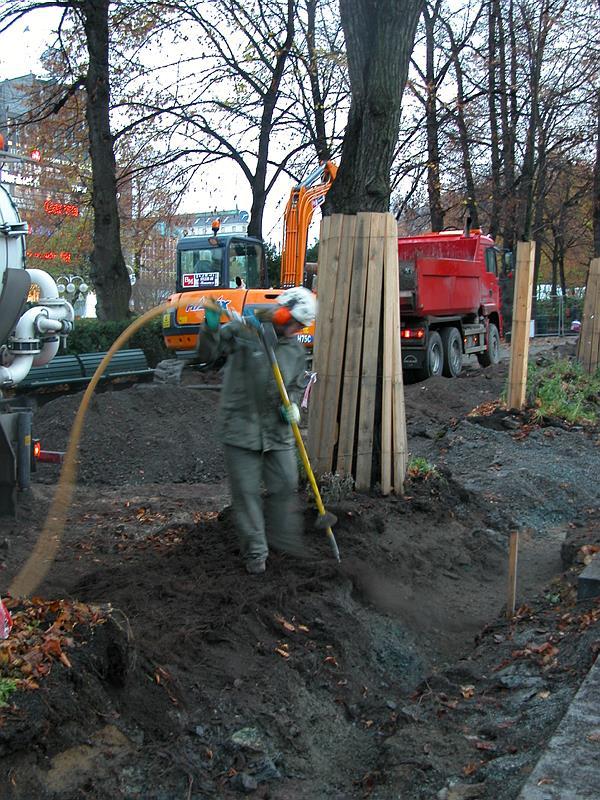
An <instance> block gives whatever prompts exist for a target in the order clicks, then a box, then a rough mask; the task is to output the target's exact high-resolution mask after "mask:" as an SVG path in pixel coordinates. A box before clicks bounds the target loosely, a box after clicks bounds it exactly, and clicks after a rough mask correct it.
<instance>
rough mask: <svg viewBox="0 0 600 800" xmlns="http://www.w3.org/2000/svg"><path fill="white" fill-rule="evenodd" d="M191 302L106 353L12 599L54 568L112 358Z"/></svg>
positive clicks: (160, 310) (134, 326) (168, 307)
mask: <svg viewBox="0 0 600 800" xmlns="http://www.w3.org/2000/svg"><path fill="white" fill-rule="evenodd" d="M188 302H189V298H188V299H185V300H180V301H179V302H178V303H177V305H175V304H174V303H163V304H162V305H160V306H156V307H155V308H151V309H150V310H149V311H146V312H145V313H144V314H142V316H141V317H138V318H137V319H135V320H134V321H133V322H132V323H131V325H129V326H128V327H127V328H126V329H125V330H124V331H123V333H122V334H121V335H120V336H119V337H118V338H117V339H116V341H115V342H114V343H113V344H112V346H111V348H110V349H109V351H108V352H107V353H106V355H105V356H104V358H103V359H102V361H101V362H100V364H99V365H98V368H97V370H96V371H95V372H94V375H93V377H92V380H91V381H90V382H89V384H88V386H87V388H86V390H85V392H84V395H83V398H82V399H81V403H80V405H79V408H78V410H77V414H76V416H75V420H74V422H73V427H72V428H71V435H70V437H69V444H68V447H67V451H66V453H65V458H64V461H63V466H62V470H61V473H60V478H59V480H58V484H57V488H56V492H55V494H54V498H53V500H52V503H51V505H50V509H49V511H48V516H47V517H46V523H45V525H44V528H43V530H42V532H41V534H40V536H39V538H38V540H37V542H36V543H35V547H34V548H33V551H32V553H31V555H30V556H29V558H28V559H27V561H26V562H25V564H24V565H23V567H22V568H21V570H20V571H19V573H18V574H17V575H16V577H15V578H13V581H12V583H11V584H10V586H9V588H8V593H9V595H10V596H11V597H28V596H30V595H31V594H32V592H34V591H35V589H36V588H37V587H38V586H39V585H40V583H41V582H42V581H43V580H44V578H45V577H46V575H47V573H48V570H49V569H50V567H51V566H52V562H53V561H54V557H55V555H56V552H57V550H58V547H59V545H60V540H61V536H62V532H63V530H64V527H65V522H66V519H67V512H68V510H69V506H70V505H71V500H72V498H73V492H74V490H75V478H76V477H77V450H78V448H79V440H80V438H81V431H82V429H83V422H84V419H85V415H86V412H87V409H88V405H89V403H90V400H91V398H92V395H93V393H94V389H95V388H96V386H97V385H98V381H99V380H100V378H101V377H102V374H103V373H104V370H105V369H106V367H107V366H108V365H109V363H110V360H111V358H112V357H113V356H114V354H115V353H116V352H117V351H118V350H120V349H121V347H122V346H123V345H124V344H125V343H126V342H127V341H128V340H129V339H130V338H131V337H132V336H133V334H134V333H135V332H136V331H138V330H139V329H140V328H141V327H142V326H143V325H145V324H146V323H147V322H148V321H149V320H151V319H154V317H158V316H159V314H164V313H165V312H166V311H172V310H173V309H174V308H176V307H177V308H178V307H179V306H180V305H184V304H186V303H188Z"/></svg>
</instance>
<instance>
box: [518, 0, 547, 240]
mask: <svg viewBox="0 0 600 800" xmlns="http://www.w3.org/2000/svg"><path fill="white" fill-rule="evenodd" d="M525 13H526V12H525ZM549 24H551V23H550V20H549V13H548V8H547V6H545V7H544V8H543V10H542V11H541V12H540V15H539V18H538V27H537V32H535V34H534V33H533V31H532V32H531V34H530V35H529V37H528V42H527V46H528V51H529V66H530V69H529V96H530V107H529V122H528V126H527V139H526V144H525V155H524V156H523V168H522V170H521V182H520V186H519V217H520V220H521V231H520V233H521V237H522V238H523V240H524V241H528V240H529V239H531V235H532V222H533V213H534V211H533V207H534V193H535V192H534V186H535V173H536V167H537V160H536V152H535V143H536V139H537V136H538V127H539V119H540V117H539V96H540V88H541V87H540V77H541V72H542V60H543V57H544V51H545V45H546V37H547V33H548V25H549ZM530 29H531V26H530V25H527V30H528V31H529V30H530Z"/></svg>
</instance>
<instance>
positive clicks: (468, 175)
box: [448, 28, 499, 236]
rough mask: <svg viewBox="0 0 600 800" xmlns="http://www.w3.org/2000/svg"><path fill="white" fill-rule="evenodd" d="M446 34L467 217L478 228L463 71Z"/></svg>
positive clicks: (451, 42)
mask: <svg viewBox="0 0 600 800" xmlns="http://www.w3.org/2000/svg"><path fill="white" fill-rule="evenodd" d="M448 33H449V35H450V46H451V48H452V61H453V63H454V74H455V77H456V125H457V127H458V137H459V140H460V149H461V153H462V162H463V172H464V174H465V188H466V190H467V198H466V200H467V208H468V210H469V216H470V217H471V224H472V225H473V227H474V228H479V210H478V208H477V197H476V191H475V181H474V180H473V168H472V166H471V150H470V146H469V142H470V140H469V131H468V128H467V122H466V119H465V112H464V105H465V93H464V88H463V70H462V64H461V61H460V52H459V48H458V45H457V43H456V39H455V38H454V34H453V33H452V29H451V28H449V29H448ZM490 73H492V69H490ZM490 107H491V105H490ZM497 151H498V137H497V136H496V156H497ZM492 152H493V151H492ZM492 163H493V162H492ZM492 169H493V167H492ZM497 172H498V175H499V168H498V169H497ZM493 196H494V200H493V202H497V200H496V193H495V192H494V193H493ZM492 218H493V219H494V218H495V219H496V225H497V218H498V214H497V212H496V213H495V215H494V213H492ZM491 235H492V236H494V235H495V233H492V234H491Z"/></svg>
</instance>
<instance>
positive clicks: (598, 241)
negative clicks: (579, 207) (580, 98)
mask: <svg viewBox="0 0 600 800" xmlns="http://www.w3.org/2000/svg"><path fill="white" fill-rule="evenodd" d="M596 123H597V130H596V163H595V164H594V188H593V198H592V203H593V220H594V223H593V224H594V258H600V91H599V92H598V93H597V94H596Z"/></svg>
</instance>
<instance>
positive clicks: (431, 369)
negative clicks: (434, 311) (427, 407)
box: [418, 331, 444, 380]
mask: <svg viewBox="0 0 600 800" xmlns="http://www.w3.org/2000/svg"><path fill="white" fill-rule="evenodd" d="M443 370H444V347H443V345H442V337H441V336H440V335H439V333H438V332H437V331H430V333H429V341H428V342H427V354H426V355H425V365H424V367H423V369H421V370H419V372H418V375H419V380H425V379H426V378H435V377H437V376H439V375H441V374H442V372H443Z"/></svg>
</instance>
